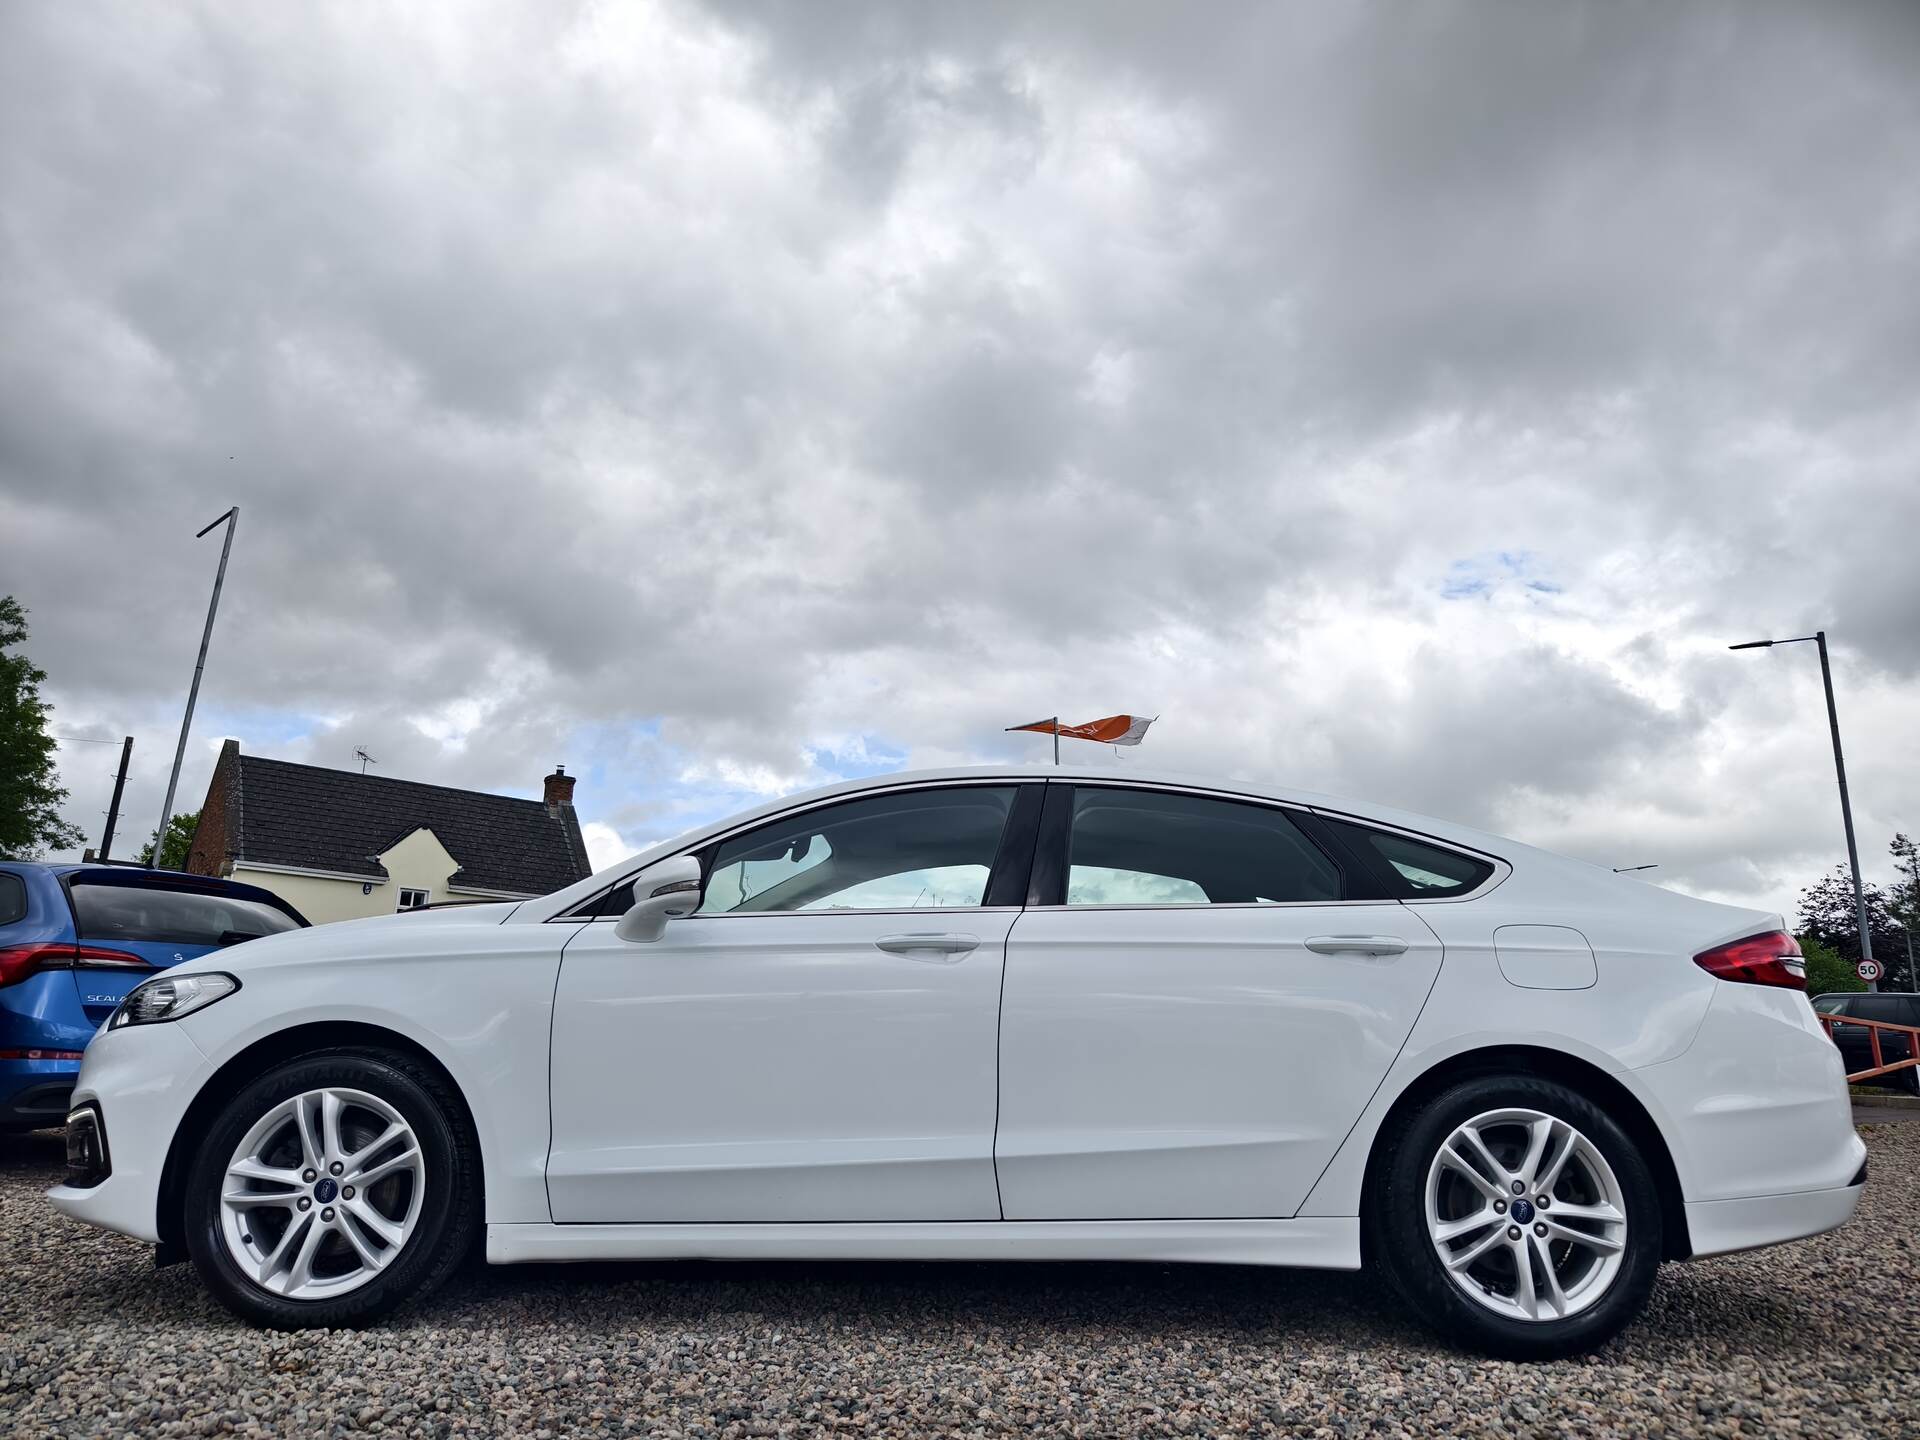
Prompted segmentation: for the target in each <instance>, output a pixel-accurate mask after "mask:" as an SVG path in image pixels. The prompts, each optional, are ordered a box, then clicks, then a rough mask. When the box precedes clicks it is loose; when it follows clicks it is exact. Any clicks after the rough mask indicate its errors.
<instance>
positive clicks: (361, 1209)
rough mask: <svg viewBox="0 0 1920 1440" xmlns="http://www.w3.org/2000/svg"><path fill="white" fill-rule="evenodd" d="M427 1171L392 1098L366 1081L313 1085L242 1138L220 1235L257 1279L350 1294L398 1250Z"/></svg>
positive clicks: (304, 1291) (322, 1294)
mask: <svg viewBox="0 0 1920 1440" xmlns="http://www.w3.org/2000/svg"><path fill="white" fill-rule="evenodd" d="M426 1181H427V1171H426V1162H425V1160H424V1158H423V1156H422V1154H421V1148H420V1143H419V1139H418V1137H416V1136H415V1134H414V1132H413V1127H412V1126H411V1125H409V1124H408V1123H407V1121H406V1119H405V1117H403V1116H402V1115H401V1114H400V1112H399V1111H398V1110H397V1109H395V1108H394V1107H393V1106H392V1105H390V1104H389V1103H388V1102H386V1101H385V1100H382V1099H381V1098H380V1097H379V1096H377V1095H370V1094H368V1093H367V1092H366V1091H364V1090H351V1089H340V1088H332V1087H329V1088H326V1089H320V1090H309V1091H306V1092H305V1093H303V1094H300V1095H295V1096H293V1097H292V1098H290V1099H287V1100H283V1101H281V1102H280V1103H279V1104H277V1105H275V1106H274V1107H273V1108H272V1109H270V1110H268V1111H267V1112H266V1113H265V1114H264V1115H262V1116H261V1117H260V1118H259V1120H257V1121H256V1122H255V1123H254V1125H253V1127H252V1128H251V1129H249V1130H248V1131H247V1133H246V1135H245V1136H244V1137H243V1138H242V1139H241V1141H240V1143H239V1145H238V1146H236V1147H235V1149H234V1152H233V1156H232V1158H231V1159H230V1160H229V1161H228V1162H227V1170H226V1178H225V1182H224V1184H223V1185H222V1188H221V1195H220V1227H221V1233H222V1238H223V1239H224V1241H225V1244H226V1249H227V1253H228V1255H229V1256H231V1257H232V1259H233V1261H234V1263H235V1264H236V1265H238V1266H239V1267H240V1270H241V1272H242V1273H243V1274H245V1275H246V1276H247V1277H248V1278H249V1279H251V1280H252V1281H253V1282H254V1283H255V1284H256V1285H259V1286H260V1287H261V1288H262V1289H265V1290H268V1291H270V1292H272V1293H273V1294H275V1295H279V1296H283V1297H285V1298H287V1299H290V1300H319V1299H326V1298H330V1297H333V1296H337V1295H343V1294H346V1293H348V1292H349V1291H353V1290H357V1289H359V1288H360V1287H361V1286H362V1285H365V1284H367V1283H368V1282H369V1281H371V1280H372V1279H373V1278H374V1277H375V1276H377V1275H378V1274H380V1272H381V1271H383V1270H385V1269H386V1268H387V1267H388V1266H389V1265H391V1264H392V1263H393V1262H394V1261H395V1260H396V1259H398V1258H399V1256H400V1253H401V1251H402V1250H404V1249H405V1247H406V1244H407V1241H408V1239H409V1238H410V1237H411V1236H412V1234H413V1232H414V1228H415V1226H416V1225H417V1224H418V1222H419V1219H420V1211H421V1204H422V1202H423V1200H424V1199H425V1197H426Z"/></svg>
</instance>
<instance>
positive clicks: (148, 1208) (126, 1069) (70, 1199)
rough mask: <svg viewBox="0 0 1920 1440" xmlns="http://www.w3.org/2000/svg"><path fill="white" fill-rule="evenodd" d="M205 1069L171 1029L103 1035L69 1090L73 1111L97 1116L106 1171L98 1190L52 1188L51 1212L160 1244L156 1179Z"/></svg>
mask: <svg viewBox="0 0 1920 1440" xmlns="http://www.w3.org/2000/svg"><path fill="white" fill-rule="evenodd" d="M210 1069H211V1066H209V1065H208V1063H207V1057H206V1056H205V1055H203V1054H202V1053H201V1051H200V1047H199V1046H197V1045H195V1044H194V1043H193V1040H192V1039H191V1038H190V1037H189V1036H188V1035H187V1033H186V1031H185V1030H184V1029H183V1028H182V1027H181V1026H180V1025H178V1024H171V1025H129V1026H127V1027H126V1028H125V1029H121V1030H107V1031H102V1032H101V1033H100V1034H99V1035H98V1036H96V1037H95V1038H94V1041H93V1043H92V1044H91V1045H89V1046H88V1047H87V1058H86V1061H85V1062H84V1063H83V1064H82V1065H81V1067H80V1078H79V1081H78V1083H77V1084H76V1085H75V1086H74V1091H73V1105H74V1107H75V1108H76V1109H78V1108H79V1107H81V1106H83V1105H88V1104H91V1105H92V1106H94V1107H95V1108H96V1109H97V1110H98V1111H99V1114H100V1119H101V1123H102V1126H103V1128H104V1131H105V1133H106V1135H107V1137H108V1144H109V1145H110V1146H111V1147H112V1148H111V1155H112V1168H111V1173H109V1174H108V1175H107V1176H106V1177H105V1178H104V1179H102V1180H101V1181H99V1183H97V1184H94V1185H89V1186H84V1187H83V1186H77V1185H66V1184H62V1185H56V1186H54V1187H53V1188H52V1189H51V1190H49V1191H48V1192H47V1198H48V1199H49V1200H50V1201H52V1202H53V1207H54V1209H56V1210H58V1211H60V1212H61V1213H62V1214H65V1215H71V1216H72V1217H73V1218H74V1219H76V1220H84V1221H86V1222H87V1223H88V1224H90V1225H99V1226H101V1227H103V1228H104V1229H108V1230H117V1231H119V1232H120V1233H121V1234H122V1235H131V1236H133V1237H134V1238H135V1239H136V1240H145V1241H147V1242H148V1243H149V1244H157V1243H158V1242H159V1239H160V1223H159V1221H160V1175H161V1171H162V1170H163V1168H164V1167H165V1165H166V1161H167V1151H168V1149H169V1147H170V1146H171V1145H172V1143H173V1135H174V1132H175V1131H176V1130H177V1129H178V1128H179V1126H180V1120H181V1117H182V1116H183V1115H185V1114H186V1110H187V1106H188V1105H189V1104H191V1103H192V1101H193V1097H194V1096H195V1095H196V1094H198V1093H199V1091H200V1087H201V1086H202V1085H203V1084H204V1083H205V1080H206V1077H207V1072H208V1071H209V1070H210Z"/></svg>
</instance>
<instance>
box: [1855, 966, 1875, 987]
mask: <svg viewBox="0 0 1920 1440" xmlns="http://www.w3.org/2000/svg"><path fill="white" fill-rule="evenodd" d="M1853 973H1854V974H1856V975H1858V976H1859V977H1860V978H1861V979H1862V980H1864V981H1866V982H1867V983H1868V984H1869V985H1871V984H1873V982H1874V981H1876V980H1878V979H1879V978H1880V962H1879V961H1878V960H1862V961H1861V962H1860V963H1859V964H1858V965H1856V966H1854V967H1853Z"/></svg>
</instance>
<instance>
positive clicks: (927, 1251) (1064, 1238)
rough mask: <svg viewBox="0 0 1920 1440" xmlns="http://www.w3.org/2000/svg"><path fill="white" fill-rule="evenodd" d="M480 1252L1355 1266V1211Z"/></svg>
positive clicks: (526, 1232)
mask: <svg viewBox="0 0 1920 1440" xmlns="http://www.w3.org/2000/svg"><path fill="white" fill-rule="evenodd" d="M487 1260H488V1262H489V1263H490V1264H494V1265H510V1264H514V1263H516V1262H518V1261H546V1262H553V1261H567V1260H1149V1261H1165V1262H1174V1263H1180V1262H1193V1263H1199V1264H1215V1265H1292V1266H1303V1267H1307V1268H1311V1269H1319V1270H1358V1269H1359V1268H1360V1221H1359V1219H1358V1218H1357V1217H1355V1216H1351V1215H1345V1216H1317V1217H1309V1218H1298V1219H1293V1220H978V1221H951V1222H912V1223H905V1224H879V1223H873V1222H864V1221H862V1222H852V1223H848V1224H839V1225H822V1224H807V1225H746V1224H729V1225H700V1224H685V1225H586V1224H576V1225H489V1226H487Z"/></svg>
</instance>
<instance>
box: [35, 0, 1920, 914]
mask: <svg viewBox="0 0 1920 1440" xmlns="http://www.w3.org/2000/svg"><path fill="white" fill-rule="evenodd" d="M1916 75H1920V7H1916V6H1913V5H1911V4H1902V3H1893V4H1887V5H1884V6H1869V5H1857V4H1845V3H1840V4H1832V5H1822V6H1808V5H1791V6H1787V5H1782V6H1769V5H1763V4H1753V3H1737V4H1735V3H1728V4H1707V3H1696V4H1685V5H1673V4H1664V3H1663V4H1633V3H1618V0H1606V3H1595V4H1589V5H1581V4H1573V3H1545V4H1542V3H1518V0H1509V3H1478V4H1440V3H1433V4H1422V5H1417V6H1409V5H1399V4H1379V5H1361V4H1332V5H1321V4H1313V5H1307V4H1299V5H1267V4H1260V5H1246V6H1229V5H1224V4H1222V5H1209V6H1205V7H1194V6H1174V5H1152V6H1147V5H1140V6H1132V5H1118V4H1107V3H1103V4H1097V5H1092V4H1089V5H1076V6H1069V5H1048V6H1031V5H1024V4H1020V5H1013V4H1009V5H1004V6H992V5H973V6H966V7H958V6H953V7H930V6H929V7H923V6H899V5H894V4H873V5H865V4H850V3H842V4H834V5H815V4H799V3H787V4H771V5H769V4H759V3H753V4H748V3H740V4H728V5H721V6H717V7H701V6H695V5H689V4H668V5H641V4H631V5H628V4H608V5H554V4H546V3H540V4H533V3H529V4H525V5H492V6H486V7H481V6H477V5H473V4H464V3H463V4H457V5H455V4H447V5H442V6H434V5H415V6H407V7H401V8H399V9H398V10H395V9H392V8H389V7H373V6H365V5H315V6H295V7H282V6H267V7H262V6H247V7H240V6H225V5H223V6H204V7H202V6H195V5H186V4H183V5H175V6H160V7H155V6H131V5H128V6H103V5H94V4H85V3H61V4H54V3H21V4H14V5H9V6H7V7H5V9H4V11H3V12H0V591H11V592H13V593H16V594H17V595H19V597H20V598H21V599H22V601H23V602H24V603H26V604H27V605H28V606H30V607H31V609H32V612H33V615H32V623H33V626H34V640H33V650H34V653H35V656H36V658H37V659H38V660H39V662H40V663H41V664H42V665H44V666H45V668H46V669H47V670H48V671H50V672H51V676H52V678H51V682H50V693H51V698H52V699H53V700H54V701H55V703H56V704H57V705H58V707H59V708H58V713H57V716H56V727H57V728H58V729H59V730H60V731H62V732H63V733H65V734H71V735H93V736H118V735H120V734H122V733H127V732H131V733H133V734H134V735H135V736H136V757H137V760H138V764H137V766H136V774H135V776H134V780H133V783H132V784H131V786H130V793H129V807H130V811H131V815H132V823H133V825H134V826H136V827H137V828H138V829H139V830H140V831H141V833H144V832H145V830H146V829H148V828H150V826H151V825H152V823H153V820H154V818H155V817H156V815H157V811H158V808H159V800H160V789H161V786H162V784H163V782H164V771H165V765H166V762H167V760H169V759H170V758H171V752H172V727H173V726H174V725H175V724H176V723H177V714H178V706H179V704H180V702H181V699H182V698H183V691H184V686H185V683H186V679H187V675H188V671H189V670H190V668H191V664H192V658H193V651H194V646H195V644H196V642H197V632H198V627H199V623H200V618H201V615H202V614H203V609H204V604H205V597H206V591H207V587H208V584H209V581H210V577H211V570H212V565H213V561H214V559H215V545H216V541H215V540H214V539H212V538H209V539H208V540H205V541H201V542H197V543H196V542H195V541H194V540H193V539H192V535H193V532H194V531H195V530H196V529H198V528H199V527H200V525H202V524H204V523H205V522H206V521H207V520H210V519H211V518H213V516H214V515H216V514H218V513H219V512H220V511H221V510H222V509H224V508H225V507H226V506H227V505H228V504H231V503H233V502H235V501H238V502H239V503H240V504H241V506H242V521H241V526H240V530H239V539H238V545H237V549H236V552H235V559H234V565H233V570H232V573H231V575H230V577H229V584H228V598H227V600H226V602H225V608H224V610H223V613H222V618H221V624H220V629H219V631H218V633H217V635H216V637H215V642H214V651H213V656H212V660H211V664H210V667H209V670H208V676H207V685H206V689H205V692H204V694H203V700H202V712H201V718H200V721H199V723H198V725H197V727H196V734H195V739H194V744H193V747H192V749H191V751H190V756H189V764H188V768H187V772H186V777H185V781H184V783H183V793H184V796H185V798H186V800H187V801H188V803H190V804H191V803H197V801H198V798H199V796H200V795H201V794H202V793H204V789H205V784H206V778H207V774H208V771H209V769H210V766H211V761H212V755H213V752H214V749H215V748H216V747H217V745H218V742H219V739H220V737H221V736H223V735H234V736H237V737H239V738H240V740H241V741H242V743H243V745H244V746H245V747H246V748H247V749H248V750H250V751H254V752H257V753H263V754H270V755H278V756H282V757H286V758H293V759H307V760H312V761H315V762H317V763H322V764H332V765H343V766H346V765H351V764H353V761H352V752H353V749H354V747H355V746H365V747H366V748H367V749H369V750H370V751H371V752H372V753H373V754H374V755H375V756H376V757H378V759H379V760H380V762H381V773H386V774H394V775H404V776H408V777H412V778H419V779H432V780H439V781H444V782H448V783H456V784H466V785H474V786H479V787H486V788H496V789H503V790H518V791H522V792H533V791H536V790H537V787H538V777H539V775H540V774H541V773H542V772H543V771H545V770H546V769H547V768H549V767H550V766H551V764H552V763H553V762H555V761H566V762H568V763H569V765H570V768H572V769H575V770H577V771H580V772H582V773H583V776H584V778H583V780H582V782H581V787H580V792H579V801H580V804H581V808H582V810H583V812H584V816H585V818H586V819H587V820H588V821H589V822H591V824H590V827H589V833H590V835H591V836H592V839H593V843H594V846H595V849H596V853H597V854H598V855H599V857H600V858H602V859H608V858H611V857H613V856H615V855H618V854H619V853H622V852H623V851H624V850H625V849H627V848H631V847H635V846H638V845H639V844H641V843H644V842H645V841H647V840H648V839H650V838H654V837H657V836H659V835H661V834H665V833H670V832H672V831H675V830H677V829H679V828H681V827H682V826H683V825H685V824H686V823H689V822H690V821H692V820H694V819H696V818H700V817H703V816H706V815H708V814H713V813H719V812H723V811H725V810H727V809H729V808H732V807H733V806H735V805H736V804H739V803H743V802H745V801H747V800H751V799H754V798H757V797H759V796H762V795H764V794H767V793H770V792H778V791H781V790H785V789H788V788H793V787H796V786H799V785H802V784H805V783H808V782H811V781H817V780H822V779H826V778H831V777H833V776H837V775H847V774H861V773H867V772H870V771H874V770H882V769H891V768H895V767H897V766H900V765H905V764H920V763H945V762H950V761H958V760H965V759H987V758H996V757H1004V756H1008V755H1014V754H1023V755H1024V754H1029V753H1031V754H1035V755H1038V754H1039V753H1041V752H1042V751H1043V750H1044V747H1045V743H1046V742H1045V741H1043V740H1033V741H1029V740H1025V739H1022V738H1021V737H1015V736H1006V735H1003V734H1001V733H1000V731H1001V727H1002V726H1005V725H1008V724H1013V723H1017V722H1020V721H1024V720H1029V719H1032V718H1034V717H1035V716H1037V715H1046V714H1050V713H1052V712H1054V711H1055V710H1056V709H1057V710H1059V711H1061V712H1063V713H1064V714H1065V715H1066V716H1067V718H1068V719H1069V720H1077V719H1088V718H1091V717H1093V716H1095V715H1101V714H1107V713H1110V712H1113V711H1116V710H1132V711H1136V712H1141V713H1147V714H1154V713H1159V714H1161V715H1163V717H1164V718H1163V719H1162V721H1161V723H1160V725H1159V726H1158V727H1156V728H1155V730H1154V731H1153V732H1152V734H1151V736H1150V738H1149V740H1148V742H1147V746H1146V747H1145V748H1144V749H1143V750H1142V751H1140V752H1138V753H1137V756H1136V757H1129V759H1128V761H1127V762H1125V763H1159V764H1163V765H1168V766H1173V767H1177V768H1182V769H1188V770H1197V771H1203V772H1213V773H1221V774H1229V775H1267V776H1275V777H1279V778H1283V779H1286V780H1289V781H1291V782H1293V783H1296V784H1299V785H1302V786H1306V787H1310V788H1314V789H1321V790H1330V791H1334V792H1338V793H1350V794H1358V795H1362V796H1366V797H1371V798H1375V799H1379V800H1383V801H1388V802H1392V803H1396V804H1400V805H1404V806H1406V807H1408V808H1412V809H1422V810H1427V811H1430V812H1434V813H1438V814H1442V815H1446V816H1450V817H1453V818H1456V819H1461V820H1465V821H1469V822H1472V823H1477V824H1482V825H1486V826H1489V827H1491V828H1493V829H1496V830H1503V831H1506V832H1509V833H1513V834H1516V835H1518V836H1520V837H1522V838H1524V839H1527V840H1530V841H1533V842H1536V843H1541V844H1545V845H1548V846H1553V847H1557V848H1562V849H1565V850H1568V851H1570V852H1572V853H1576V854H1579V855H1582V856H1585V857H1587V858H1590V859H1594V860H1597V861H1600V862H1603V863H1610V864H1622V865H1624V864H1638V863H1644V862H1658V863H1659V864H1660V865H1661V866H1662V869H1661V871H1659V872H1657V874H1658V875H1659V876H1660V877H1662V878H1663V879H1664V880H1665V881H1666V882H1667V883H1671V884H1675V885H1679V886H1682V887H1684V888H1688V889H1691V890H1695V891H1697V892H1700V893H1707V894H1713V895H1717V896H1724V897H1727V898H1737V899H1742V900H1747V901H1753V902H1760V903H1767V904H1771V905H1774V906H1786V907H1790V906H1791V904H1792V901H1793V897H1794V894H1795V891H1796V890H1797V889H1798V887H1799V886H1800V885H1801V884H1803V883H1806V882H1807V881H1808V880H1810V879H1812V878H1813V877H1814V875H1815V874H1816V873H1817V872H1818V871H1819V870H1820V869H1821V868H1823V867H1824V866H1826V865H1828V864H1830V863H1832V862H1833V861H1834V860H1836V859H1838V858H1839V857H1840V856H1841V854H1842V853H1843V852H1842V846H1841V837H1840V833H1839V824H1838V814H1837V807H1836V805H1835V803H1834V795H1833V784H1832V770H1831V758H1830V755H1829V753H1828V751H1827V748H1826V736H1825V731H1824V725H1823V717H1822V715H1821V700H1820V691H1819V679H1818V672H1817V667H1816V666H1815V664H1814V656H1813V655H1812V653H1811V647H1801V648H1798V649H1789V650H1776V651H1771V652H1764V653H1756V654H1744V655H1731V654H1729V653H1728V652H1727V651H1726V650H1725V648H1724V646H1725V645H1726V643H1727V642H1728V641H1730V640H1741V639H1747V638H1750V637H1754V636H1761V635H1768V634H1775V635H1784V634H1799V633H1804V632H1805V631H1807V630H1810V629H1812V628H1814V627H1816V626H1820V625H1824V626H1826V627H1827V628H1828V629H1829V630H1830V631H1831V632H1832V634H1833V636H1834V640H1835V646H1836V649H1835V658H1836V664H1837V667H1838V673H1839V681H1840V685H1841V687H1842V695H1841V704H1842V718H1843V720H1844V722H1845V725H1846V730H1847V737H1848V740H1849V744H1850V747H1851V754H1850V756H1849V759H1850V762H1851V765H1852V778H1853V780H1854V784H1855V795H1856V801H1857V806H1858V810H1859V818H1860V824H1861V830H1862V835H1863V843H1864V844H1865V845H1866V846H1867V847H1868V848H1869V850H1870V851H1871V852H1872V854H1873V857H1874V865H1875V868H1877V869H1878V870H1879V871H1880V872H1881V873H1883V874H1884V873H1885V865H1884V845H1885V841H1886V839H1887V837H1888V836H1889V835H1890V834H1891V833H1892V831H1893V830H1894V829H1896V828H1901V829H1907V830H1916V829H1920V770H1917V768H1916V766H1915V763H1914V762H1915V760H1916V759H1917V758H1920V744H1917V743H1916V716H1920V184H1916V178H1915V177H1916V176H1920V84H1916V83H1915V81H1914V77H1915V76H1916ZM1089 753H1090V755H1091V754H1092V753H1093V752H1091V750H1090V751H1089ZM63 755H64V765H65V769H64V779H65V780H66V782H67V783H68V784H69V785H70V786H71V788H72V790H73V803H72V806H71V811H70V813H71V818H73V819H74V820H75V821H76V822H77V823H79V824H81V825H82V826H83V827H84V828H86V829H87V830H88V832H89V833H90V834H95V835H97V832H98V827H99V823H100V813H99V812H100V811H101V810H102V809H103V808H104V805H105V797H106V791H107V789H108V779H107V775H106V772H107V771H108V770H109V769H110V767H111V761H112V751H111V749H110V747H107V746H96V745H79V744H71V745H68V746H67V747H66V748H65V750H64V752H63Z"/></svg>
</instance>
